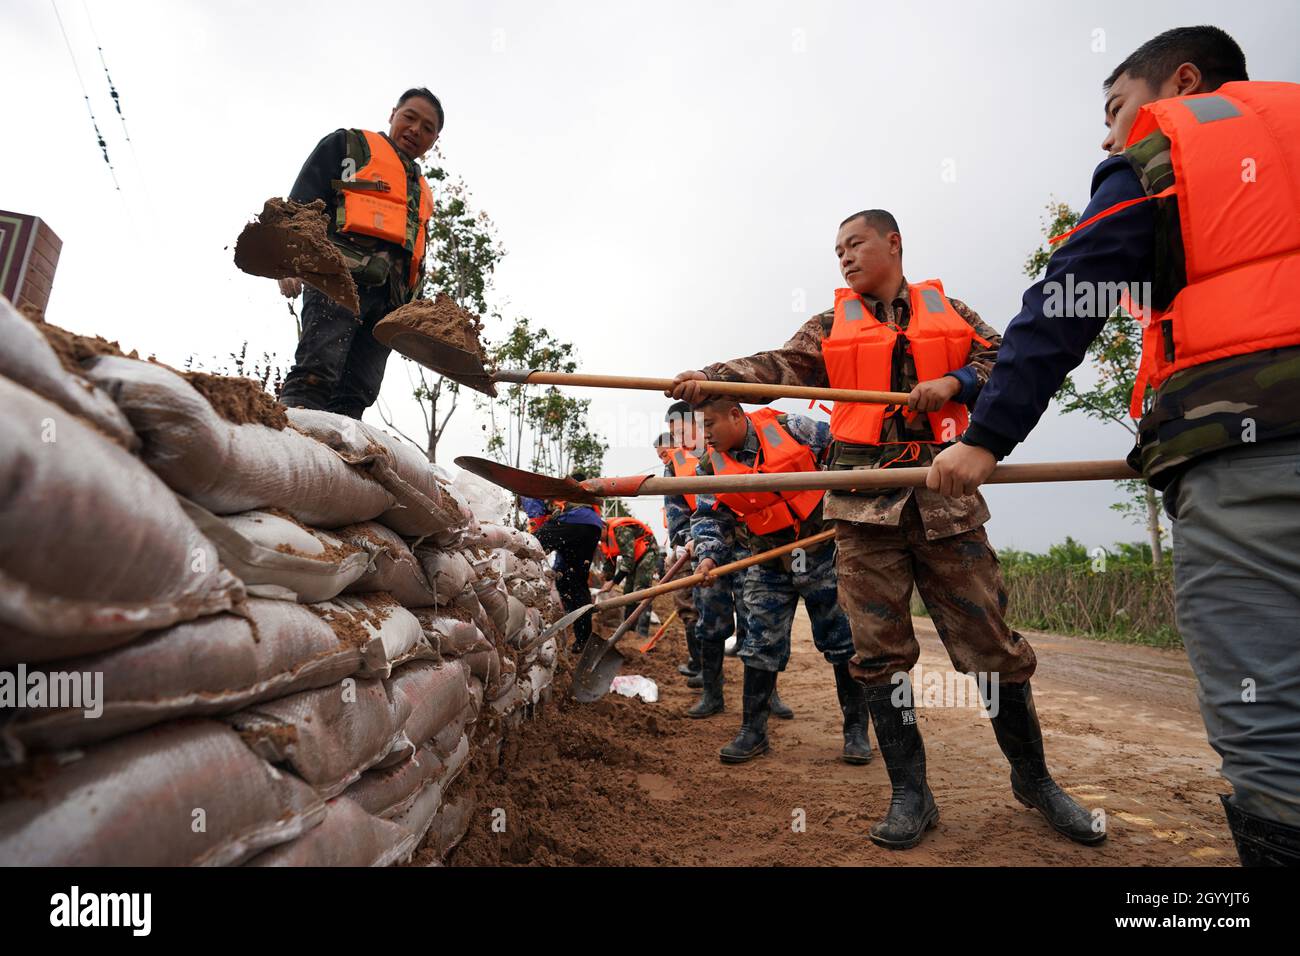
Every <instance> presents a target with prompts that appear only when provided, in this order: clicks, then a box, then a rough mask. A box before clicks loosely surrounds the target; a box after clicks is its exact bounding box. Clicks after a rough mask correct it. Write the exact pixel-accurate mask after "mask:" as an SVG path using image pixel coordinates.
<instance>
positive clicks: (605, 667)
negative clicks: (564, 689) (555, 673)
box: [572, 635, 623, 704]
mask: <svg viewBox="0 0 1300 956" xmlns="http://www.w3.org/2000/svg"><path fill="white" fill-rule="evenodd" d="M613 645H614V641H613V639H612V638H611V639H610V640H608V641H606V640H601V639H600V638H599V637H596V636H594V635H593V636H592V637H591V639H590V640H588V641H587V646H586V647H584V648H583V649H582V656H581V657H579V658H578V664H577V666H576V667H575V668H574V669H573V684H572V693H573V697H574V699H575V700H577V701H578V702H579V703H582V704H590V703H593V702H594V701H597V700H600V698H602V697H604V696H605V695H606V694H607V693H609V687H610V685H611V684H613V683H614V678H615V677H617V676H618V672H619V671H620V670H621V669H622V667H623V655H622V654H620V653H619V650H618V648H617V647H614V646H613Z"/></svg>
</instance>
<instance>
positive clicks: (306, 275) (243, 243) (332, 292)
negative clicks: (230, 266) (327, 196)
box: [235, 197, 361, 315]
mask: <svg viewBox="0 0 1300 956" xmlns="http://www.w3.org/2000/svg"><path fill="white" fill-rule="evenodd" d="M235 265H236V266H238V267H239V268H240V269H241V270H243V271H244V272H247V273H248V274H249V275H254V276H264V277H266V278H268V279H286V278H290V277H295V278H299V279H302V280H303V281H304V282H307V283H309V284H310V285H312V286H314V287H316V288H317V289H319V290H320V291H321V292H323V293H325V294H326V295H327V296H329V297H330V298H331V299H333V300H334V301H335V302H337V303H338V304H339V305H341V306H343V307H344V308H345V309H348V310H349V311H350V312H351V313H352V314H353V315H357V314H358V313H360V311H361V303H360V301H359V300H358V298H357V285H356V283H355V282H354V281H353V280H352V273H351V272H350V271H349V269H348V264H347V262H346V260H344V258H343V253H341V252H340V251H339V248H338V246H336V245H334V243H333V242H331V241H330V237H329V215H328V214H327V213H326V212H325V203H324V202H322V201H321V200H319V199H316V200H313V201H312V202H311V203H307V204H303V203H296V202H293V201H291V200H287V199H279V198H276V197H272V198H270V199H268V200H267V201H266V204H265V205H264V206H263V207H262V212H261V213H260V214H259V215H258V216H257V217H256V218H255V219H254V220H253V221H252V222H250V223H249V224H248V225H246V226H245V227H244V231H243V232H241V233H240V234H239V239H238V241H236V243H235Z"/></svg>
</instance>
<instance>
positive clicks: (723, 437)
mask: <svg viewBox="0 0 1300 956" xmlns="http://www.w3.org/2000/svg"><path fill="white" fill-rule="evenodd" d="M696 415H697V416H698V418H699V422H700V428H701V429H703V431H704V440H705V441H707V442H708V443H709V444H710V445H712V446H713V447H714V448H716V449H717V450H718V451H732V450H733V449H736V448H739V447H740V446H741V445H742V444H743V443H744V441H745V432H746V430H747V429H746V425H747V422H746V420H745V413H744V412H742V411H741V410H740V409H739V408H737V407H735V406H734V405H733V406H731V407H730V408H719V407H718V406H716V405H708V406H706V407H704V408H702V409H700V411H699V412H697V413H696Z"/></svg>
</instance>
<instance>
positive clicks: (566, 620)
mask: <svg viewBox="0 0 1300 956" xmlns="http://www.w3.org/2000/svg"><path fill="white" fill-rule="evenodd" d="M594 610H596V605H594V604H584V605H583V606H582V607H580V608H578V609H577V610H576V611H570V612H569V613H568V614H566V615H564V617H562V618H560V619H559V620H558V621H556V622H555V623H554V624H552V625H551V626H550V627H548V628H546V630H544V631H542V633H540V634H538V635H537V637H536V639H535V640H534V641H533V645H534V646H538V647H540V646H541V645H542V644H545V643H546V639H547V638H548V637H550V636H551V635H552V634H558V633H559V632H560V631H562V630H564V629H565V628H566V627H568V626H569V625H570V624H572V623H573V622H574V621H576V620H577V619H578V618H580V617H582V616H583V615H584V614H590V613H591V612H592V611H594Z"/></svg>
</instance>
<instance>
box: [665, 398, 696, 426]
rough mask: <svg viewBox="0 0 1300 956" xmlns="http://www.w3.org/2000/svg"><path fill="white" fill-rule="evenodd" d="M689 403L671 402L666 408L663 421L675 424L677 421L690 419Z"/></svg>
mask: <svg viewBox="0 0 1300 956" xmlns="http://www.w3.org/2000/svg"><path fill="white" fill-rule="evenodd" d="M691 411H692V409H691V403H690V402H687V401H679V402H673V403H672V404H671V405H669V406H668V411H667V412H665V413H664V421H666V422H675V421H677V420H678V419H686V418H690V417H691Z"/></svg>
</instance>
